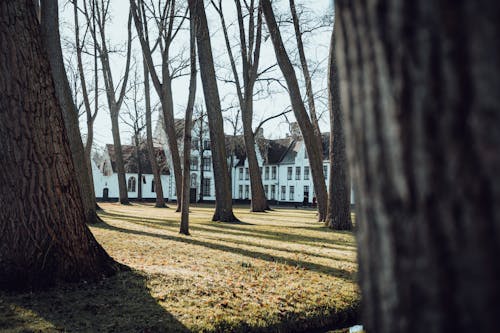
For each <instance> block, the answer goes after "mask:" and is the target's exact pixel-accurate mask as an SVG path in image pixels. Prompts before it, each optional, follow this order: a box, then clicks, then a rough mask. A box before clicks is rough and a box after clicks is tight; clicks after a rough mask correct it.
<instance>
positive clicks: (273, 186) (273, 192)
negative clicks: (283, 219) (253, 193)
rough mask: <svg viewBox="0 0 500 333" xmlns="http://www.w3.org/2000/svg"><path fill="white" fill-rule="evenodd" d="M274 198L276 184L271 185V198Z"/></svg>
mask: <svg viewBox="0 0 500 333" xmlns="http://www.w3.org/2000/svg"><path fill="white" fill-rule="evenodd" d="M274 199H276V185H271V200H274Z"/></svg>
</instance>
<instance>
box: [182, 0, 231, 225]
mask: <svg viewBox="0 0 500 333" xmlns="http://www.w3.org/2000/svg"><path fill="white" fill-rule="evenodd" d="M189 10H190V12H191V13H192V17H193V18H194V19H195V23H196V40H197V46H198V60H199V63H200V73H201V80H202V83H203V92H204V95H205V104H206V107H207V116H208V125H209V126H208V127H209V131H210V145H211V149H212V163H213V169H214V180H215V197H216V204H215V213H214V216H213V217H212V220H213V221H221V222H233V221H238V219H237V218H236V217H235V216H234V214H233V202H232V195H231V180H230V177H229V171H228V170H227V158H226V144H225V139H224V128H223V123H222V112H221V106H220V98H219V91H218V89H217V80H216V78H215V68H214V61H213V56H212V46H211V43H210V35H209V31H208V23H207V17H206V14H205V8H204V5H203V2H199V1H195V0H189Z"/></svg>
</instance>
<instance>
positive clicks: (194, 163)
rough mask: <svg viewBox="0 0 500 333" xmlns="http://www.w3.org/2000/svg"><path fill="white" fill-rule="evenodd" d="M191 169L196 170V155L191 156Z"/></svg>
mask: <svg viewBox="0 0 500 333" xmlns="http://www.w3.org/2000/svg"><path fill="white" fill-rule="evenodd" d="M190 169H191V170H193V171H196V170H198V157H191V167H190Z"/></svg>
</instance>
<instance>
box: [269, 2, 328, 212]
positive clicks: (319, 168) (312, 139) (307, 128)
mask: <svg viewBox="0 0 500 333" xmlns="http://www.w3.org/2000/svg"><path fill="white" fill-rule="evenodd" d="M262 11H263V13H264V17H265V18H266V23H267V27H268V28H269V33H270V35H271V39H272V42H273V45H274V52H275V53H276V60H277V61H278V65H279V66H280V68H281V71H282V72H283V76H284V77H285V80H286V84H287V87H288V92H289V95H290V101H291V103H292V109H293V112H294V114H295V118H296V119H297V122H298V124H299V127H300V131H301V132H302V136H303V138H304V144H305V146H306V150H307V155H308V157H309V165H310V167H311V175H312V180H313V185H314V190H315V192H316V199H317V201H318V220H319V221H325V219H326V212H327V207H328V194H327V192H326V184H325V175H324V174H323V151H322V147H321V146H318V140H317V137H316V135H315V134H314V127H313V125H312V124H311V120H310V119H309V116H308V115H307V112H306V108H305V106H304V102H303V101H302V97H301V95H300V88H299V84H298V82H297V77H296V75H295V71H294V69H293V66H292V63H291V62H290V59H289V58H288V55H287V53H286V50H285V46H284V45H283V40H282V39H281V34H280V31H279V28H278V24H277V23H276V18H275V17H274V12H273V8H272V6H271V2H270V0H262Z"/></svg>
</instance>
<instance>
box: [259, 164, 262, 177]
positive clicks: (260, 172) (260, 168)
mask: <svg viewBox="0 0 500 333" xmlns="http://www.w3.org/2000/svg"><path fill="white" fill-rule="evenodd" d="M259 177H261V178H262V167H259Z"/></svg>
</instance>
